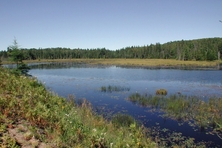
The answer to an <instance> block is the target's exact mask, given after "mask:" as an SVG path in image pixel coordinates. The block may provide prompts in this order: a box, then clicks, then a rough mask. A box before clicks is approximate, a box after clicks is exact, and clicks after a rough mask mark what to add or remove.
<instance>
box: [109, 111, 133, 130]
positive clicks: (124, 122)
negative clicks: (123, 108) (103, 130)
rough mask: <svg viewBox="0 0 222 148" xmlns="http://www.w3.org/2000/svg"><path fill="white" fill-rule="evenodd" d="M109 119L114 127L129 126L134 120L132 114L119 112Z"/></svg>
mask: <svg viewBox="0 0 222 148" xmlns="http://www.w3.org/2000/svg"><path fill="white" fill-rule="evenodd" d="M111 121H112V124H114V125H115V126H116V127H130V125H132V124H134V123H135V122H136V120H135V119H134V118H133V117H132V116H130V115H127V114H121V113H118V114H116V115H114V116H113V117H112V120H111Z"/></svg>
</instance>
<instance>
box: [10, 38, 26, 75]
mask: <svg viewBox="0 0 222 148" xmlns="http://www.w3.org/2000/svg"><path fill="white" fill-rule="evenodd" d="M8 54H9V57H10V59H11V60H12V61H13V62H15V63H16V69H15V70H14V73H16V74H25V75H27V72H28V70H29V67H28V66H27V65H26V64H25V63H23V60H24V58H25V56H24V53H23V52H22V50H21V49H19V46H18V43H17V41H16V39H14V41H13V45H11V46H9V47H8Z"/></svg>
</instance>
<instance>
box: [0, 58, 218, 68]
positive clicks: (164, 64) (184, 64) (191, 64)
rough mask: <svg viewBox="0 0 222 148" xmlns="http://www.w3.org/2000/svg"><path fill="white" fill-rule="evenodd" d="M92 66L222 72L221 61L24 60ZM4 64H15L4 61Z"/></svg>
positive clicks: (27, 61) (25, 61) (26, 61)
mask: <svg viewBox="0 0 222 148" xmlns="http://www.w3.org/2000/svg"><path fill="white" fill-rule="evenodd" d="M66 62H72V63H77V64H90V65H105V66H111V65H115V66H118V67H129V68H134V67H136V68H146V69H183V70H221V69H222V62H221V61H218V60H217V61H178V60H174V59H50V60H49V59H42V60H24V63H66ZM2 64H13V63H12V62H9V61H3V62H2Z"/></svg>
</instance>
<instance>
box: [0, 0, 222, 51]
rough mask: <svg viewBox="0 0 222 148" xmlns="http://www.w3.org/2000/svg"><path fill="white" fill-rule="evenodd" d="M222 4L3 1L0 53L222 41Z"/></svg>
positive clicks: (203, 0) (193, 0) (197, 0)
mask: <svg viewBox="0 0 222 148" xmlns="http://www.w3.org/2000/svg"><path fill="white" fill-rule="evenodd" d="M219 20H222V0H0V50H6V49H7V47H8V46H9V45H12V43H13V40H14V38H16V39H17V41H18V43H19V45H20V47H21V48H46V47H67V48H84V49H86V48H103V47H105V48H107V49H110V50H116V49H120V48H123V47H127V46H138V45H139V46H143V45H149V44H151V43H154V44H155V43H157V42H159V43H165V42H169V41H175V40H182V39H183V40H190V39H198V38H209V37H221V36H222V23H220V22H219Z"/></svg>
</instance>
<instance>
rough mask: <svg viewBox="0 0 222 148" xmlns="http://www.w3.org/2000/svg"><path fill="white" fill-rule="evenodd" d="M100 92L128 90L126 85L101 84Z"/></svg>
mask: <svg viewBox="0 0 222 148" xmlns="http://www.w3.org/2000/svg"><path fill="white" fill-rule="evenodd" d="M100 90H101V92H110V93H111V92H121V91H130V88H128V87H121V86H111V85H109V86H107V87H106V86H102V87H101V88H100Z"/></svg>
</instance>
